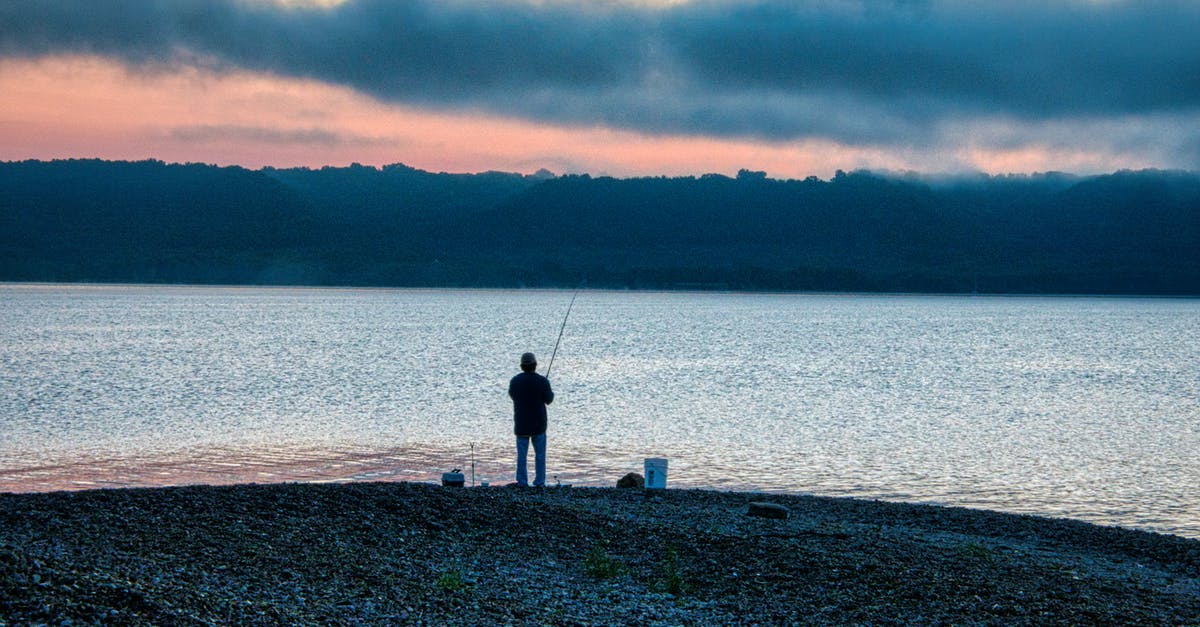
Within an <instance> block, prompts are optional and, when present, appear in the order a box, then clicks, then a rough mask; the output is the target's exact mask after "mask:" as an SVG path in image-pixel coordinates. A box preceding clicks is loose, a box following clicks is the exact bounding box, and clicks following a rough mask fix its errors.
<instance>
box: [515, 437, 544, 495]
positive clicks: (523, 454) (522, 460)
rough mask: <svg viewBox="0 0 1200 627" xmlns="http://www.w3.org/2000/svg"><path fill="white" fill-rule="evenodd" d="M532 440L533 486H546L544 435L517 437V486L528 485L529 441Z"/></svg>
mask: <svg viewBox="0 0 1200 627" xmlns="http://www.w3.org/2000/svg"><path fill="white" fill-rule="evenodd" d="M530 440H533V456H534V462H533V469H534V470H533V473H534V474H533V485H535V486H539V487H540V486H544V485H546V434H545V433H543V434H541V435H532V436H530V435H524V436H521V435H518V436H517V485H529V470H528V469H527V468H526V467H525V466H526V460H527V459H528V458H529V441H530Z"/></svg>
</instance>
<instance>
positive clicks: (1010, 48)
mask: <svg viewBox="0 0 1200 627" xmlns="http://www.w3.org/2000/svg"><path fill="white" fill-rule="evenodd" d="M1196 33H1200V3H1196V2H1194V1H1192V0H1142V1H1132V0H1130V1H1121V0H1115V1H1108V2H1086V1H1083V0H1062V1H1052V0H1042V1H1040V2H1032V1H1027V0H1012V1H1006V2H977V1H972V0H942V1H938V0H929V1H921V0H914V1H908V2H905V1H900V0H894V1H890V2H885V1H882V0H880V1H867V0H814V1H810V2H795V1H794V0H761V1H745V2H733V1H721V0H708V1H703V0H702V1H696V2H687V3H677V4H669V5H663V6H647V5H643V4H638V5H634V4H620V3H603V2H601V3H596V2H582V1H580V2H539V3H530V2H521V1H516V0H502V1H494V2H479V1H469V0H351V1H349V2H345V3H343V4H340V5H336V6H333V7H326V8H321V7H313V6H308V7H307V8H295V7H293V8H287V7H285V6H282V5H279V4H276V3H268V2H261V3H250V2H246V1H244V0H157V1H153V0H108V1H105V2H97V3H80V2H77V1H76V0H10V1H8V2H5V3H4V4H3V5H0V55H4V56H8V57H21V58H34V57H39V56H49V55H62V54H73V55H76V54H85V55H98V56H103V57H109V58H114V59H118V60H120V61H121V62H123V63H126V64H129V65H131V66H134V67H138V68H141V69H142V70H145V71H157V70H163V69H171V68H175V67H178V66H180V65H188V66H200V67H204V68H207V69H210V70H217V71H222V70H248V71H254V72H265V73H270V74H274V75H278V76H284V77H293V78H302V79H313V80H318V81H322V82H327V83H331V84H336V85H342V86H346V87H350V88H352V89H355V90H358V91H360V92H363V93H366V94H370V95H372V96H374V97H376V98H379V99H381V100H384V101H388V102H394V103H400V104H404V105H409V106H419V107H424V108H432V109H438V110H449V111H458V112H466V111H481V112H487V113H490V114H498V115H505V116H513V117H519V118H523V119H530V120H538V121H545V122H551V123H556V124H573V125H574V124H577V125H601V126H607V127H612V128H619V129H627V130H632V131H636V132H641V133H649V134H673V135H695V136H720V137H740V138H755V139H762V140H769V141H796V140H820V141H832V142H837V143H840V144H844V145H858V146H879V145H900V146H906V147H908V148H910V149H913V150H922V149H933V148H936V147H937V146H939V145H943V144H945V143H946V142H948V141H953V138H952V137H951V136H953V135H956V134H960V133H963V132H966V133H969V134H979V133H982V134H983V135H986V136H987V137H985V138H984V139H986V140H987V141H1002V142H1003V141H1009V142H1012V143H1014V144H1021V143H1028V142H1029V141H1031V137H1030V134H1031V133H1033V132H1035V129H1038V128H1041V129H1043V130H1044V129H1046V128H1053V129H1056V130H1055V132H1056V133H1060V134H1061V133H1064V132H1065V133H1074V132H1076V131H1077V130H1078V131H1079V132H1083V133H1087V132H1088V129H1090V128H1093V127H1095V128H1104V129H1105V130H1106V132H1111V133H1114V134H1115V135H1116V136H1118V137H1116V138H1114V141H1120V142H1126V143H1129V142H1133V143H1138V142H1143V143H1146V144H1147V145H1148V144H1149V143H1151V142H1162V141H1169V142H1172V143H1174V144H1176V145H1177V150H1176V152H1177V155H1176V156H1177V157H1178V159H1180V160H1183V162H1184V164H1185V165H1186V161H1187V159H1189V158H1190V159H1192V160H1193V161H1194V160H1195V159H1196V157H1197V155H1196V152H1197V149H1196V146H1198V145H1200V131H1197V130H1190V131H1189V130H1185V131H1184V133H1183V135H1182V136H1180V135H1178V133H1179V131H1180V129H1181V128H1184V129H1188V128H1198V127H1200V124H1193V122H1200V37H1198V36H1196ZM1001 127H1002V128H1004V129H1008V131H1006V132H1001V131H998V130H997V129H998V128H1001ZM981 129H982V131H981ZM1022 129H1024V130H1022ZM1063 129H1066V130H1065V131H1064V130H1063ZM1006 137H1007V138H1006ZM1084 139H1087V140H1088V141H1095V139H1094V138H1084ZM1053 140H1054V141H1055V142H1058V141H1067V142H1068V143H1069V141H1070V140H1069V139H1064V138H1062V137H1060V136H1055V137H1053ZM1110 148H1111V149H1113V150H1117V151H1119V150H1122V149H1124V147H1123V146H1110Z"/></svg>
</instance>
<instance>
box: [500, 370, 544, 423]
mask: <svg viewBox="0 0 1200 627" xmlns="http://www.w3.org/2000/svg"><path fill="white" fill-rule="evenodd" d="M508 395H509V396H510V397H512V401H513V434H514V435H521V436H525V435H541V434H543V433H545V432H546V405H549V404H550V403H552V402H554V391H553V390H551V389H550V379H547V378H546V377H543V376H542V375H540V374H538V373H536V372H522V373H521V374H519V375H517V376H515V377H513V378H512V381H509V382H508Z"/></svg>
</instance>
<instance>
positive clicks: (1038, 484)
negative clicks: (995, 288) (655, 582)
mask: <svg viewBox="0 0 1200 627" xmlns="http://www.w3.org/2000/svg"><path fill="white" fill-rule="evenodd" d="M571 296H572V293H571V292H560V291H450V290H337V289H260V288H207V287H149V286H62V285H0V438H2V439H0V491H40V490H54V489H82V488H92V487H107V486H145V485H171V484H180V483H233V482H270V481H345V480H368V479H369V480H420V481H429V480H434V479H436V478H437V477H438V476H439V475H440V473H441V472H443V471H446V470H451V469H453V468H462V469H464V470H465V471H466V472H467V473H468V481H470V472H471V464H472V455H473V457H474V465H475V466H474V468H475V478H476V480H477V481H483V480H487V481H490V482H492V483H496V484H500V483H507V482H509V481H511V480H512V468H511V465H512V457H513V452H512V437H511V424H512V423H511V404H510V403H509V400H508V398H507V395H506V389H507V382H508V379H509V377H511V376H512V375H513V374H514V373H515V372H516V371H517V362H518V358H519V356H520V354H521V353H522V352H523V351H526V350H532V351H534V352H536V353H537V354H538V355H539V357H540V358H541V362H542V368H541V370H542V371H544V369H545V366H546V364H548V363H549V361H550V355H551V352H552V350H553V348H554V344H555V339H556V337H557V336H558V332H559V328H560V325H561V323H562V320H563V315H564V313H565V312H566V309H567V305H568V303H569V302H570V300H571ZM551 378H552V380H553V383H554V387H555V389H556V392H557V394H558V397H557V400H556V401H555V403H554V404H553V405H552V406H551V408H550V421H551V430H550V434H549V442H550V475H551V476H552V479H551V482H554V481H555V480H557V481H561V482H562V483H571V484H575V485H612V484H613V483H614V482H615V481H616V479H617V478H618V477H620V476H621V475H622V474H624V473H626V472H629V471H639V472H640V471H641V466H642V460H643V458H645V457H665V458H668V459H669V469H668V485H669V486H673V487H710V488H719V489H751V490H762V491H786V492H802V493H813V494H822V495H849V496H856V497H867V498H881V499H894V500H905V501H915V502H933V503H942V504H950V505H963V506H970V507H984V508H989V509H996V510H1002V511H1009V512H1022V513H1037V514H1044V515H1052V516H1066V517H1072V518H1077V519H1082V520H1088V521H1092V522H1099V523H1104V524H1117V525H1122V526H1127V527H1134V528H1142V529H1151V530H1155V531H1161V532H1167V533H1175V534H1179V535H1184V536H1189V537H1200V469H1198V466H1197V461H1198V460H1200V453H1198V452H1200V301H1197V300H1166V299H1109V298H1015V297H1013V298H1009V297H1004V298H1000V297H942V296H873V295H764V294H698V293H644V292H600V291H584V292H581V293H580V294H579V296H578V301H577V302H576V303H575V306H574V309H573V311H572V313H571V316H570V319H569V321H568V323H567V327H566V332H565V334H564V336H563V339H562V344H561V346H560V348H559V352H558V355H557V358H556V359H555V361H554V366H553V371H552V372H551Z"/></svg>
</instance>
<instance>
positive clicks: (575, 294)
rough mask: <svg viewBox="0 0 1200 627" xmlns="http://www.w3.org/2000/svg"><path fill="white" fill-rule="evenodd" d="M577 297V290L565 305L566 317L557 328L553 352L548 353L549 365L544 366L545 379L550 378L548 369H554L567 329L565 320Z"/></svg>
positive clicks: (569, 314)
mask: <svg viewBox="0 0 1200 627" xmlns="http://www.w3.org/2000/svg"><path fill="white" fill-rule="evenodd" d="M578 296H579V290H578V289H576V290H575V293H574V294H572V295H571V304H570V305H567V315H565V316H563V322H562V326H561V327H559V328H558V339H557V340H555V341H554V352H553V353H550V365H549V366H546V378H547V379H549V378H550V369H551V368H553V367H554V356H555V355H557V354H558V344H559V342H562V336H563V331H565V330H566V328H567V318H570V317H571V308H572V307H574V306H575V299H576V298H577V297H578Z"/></svg>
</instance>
